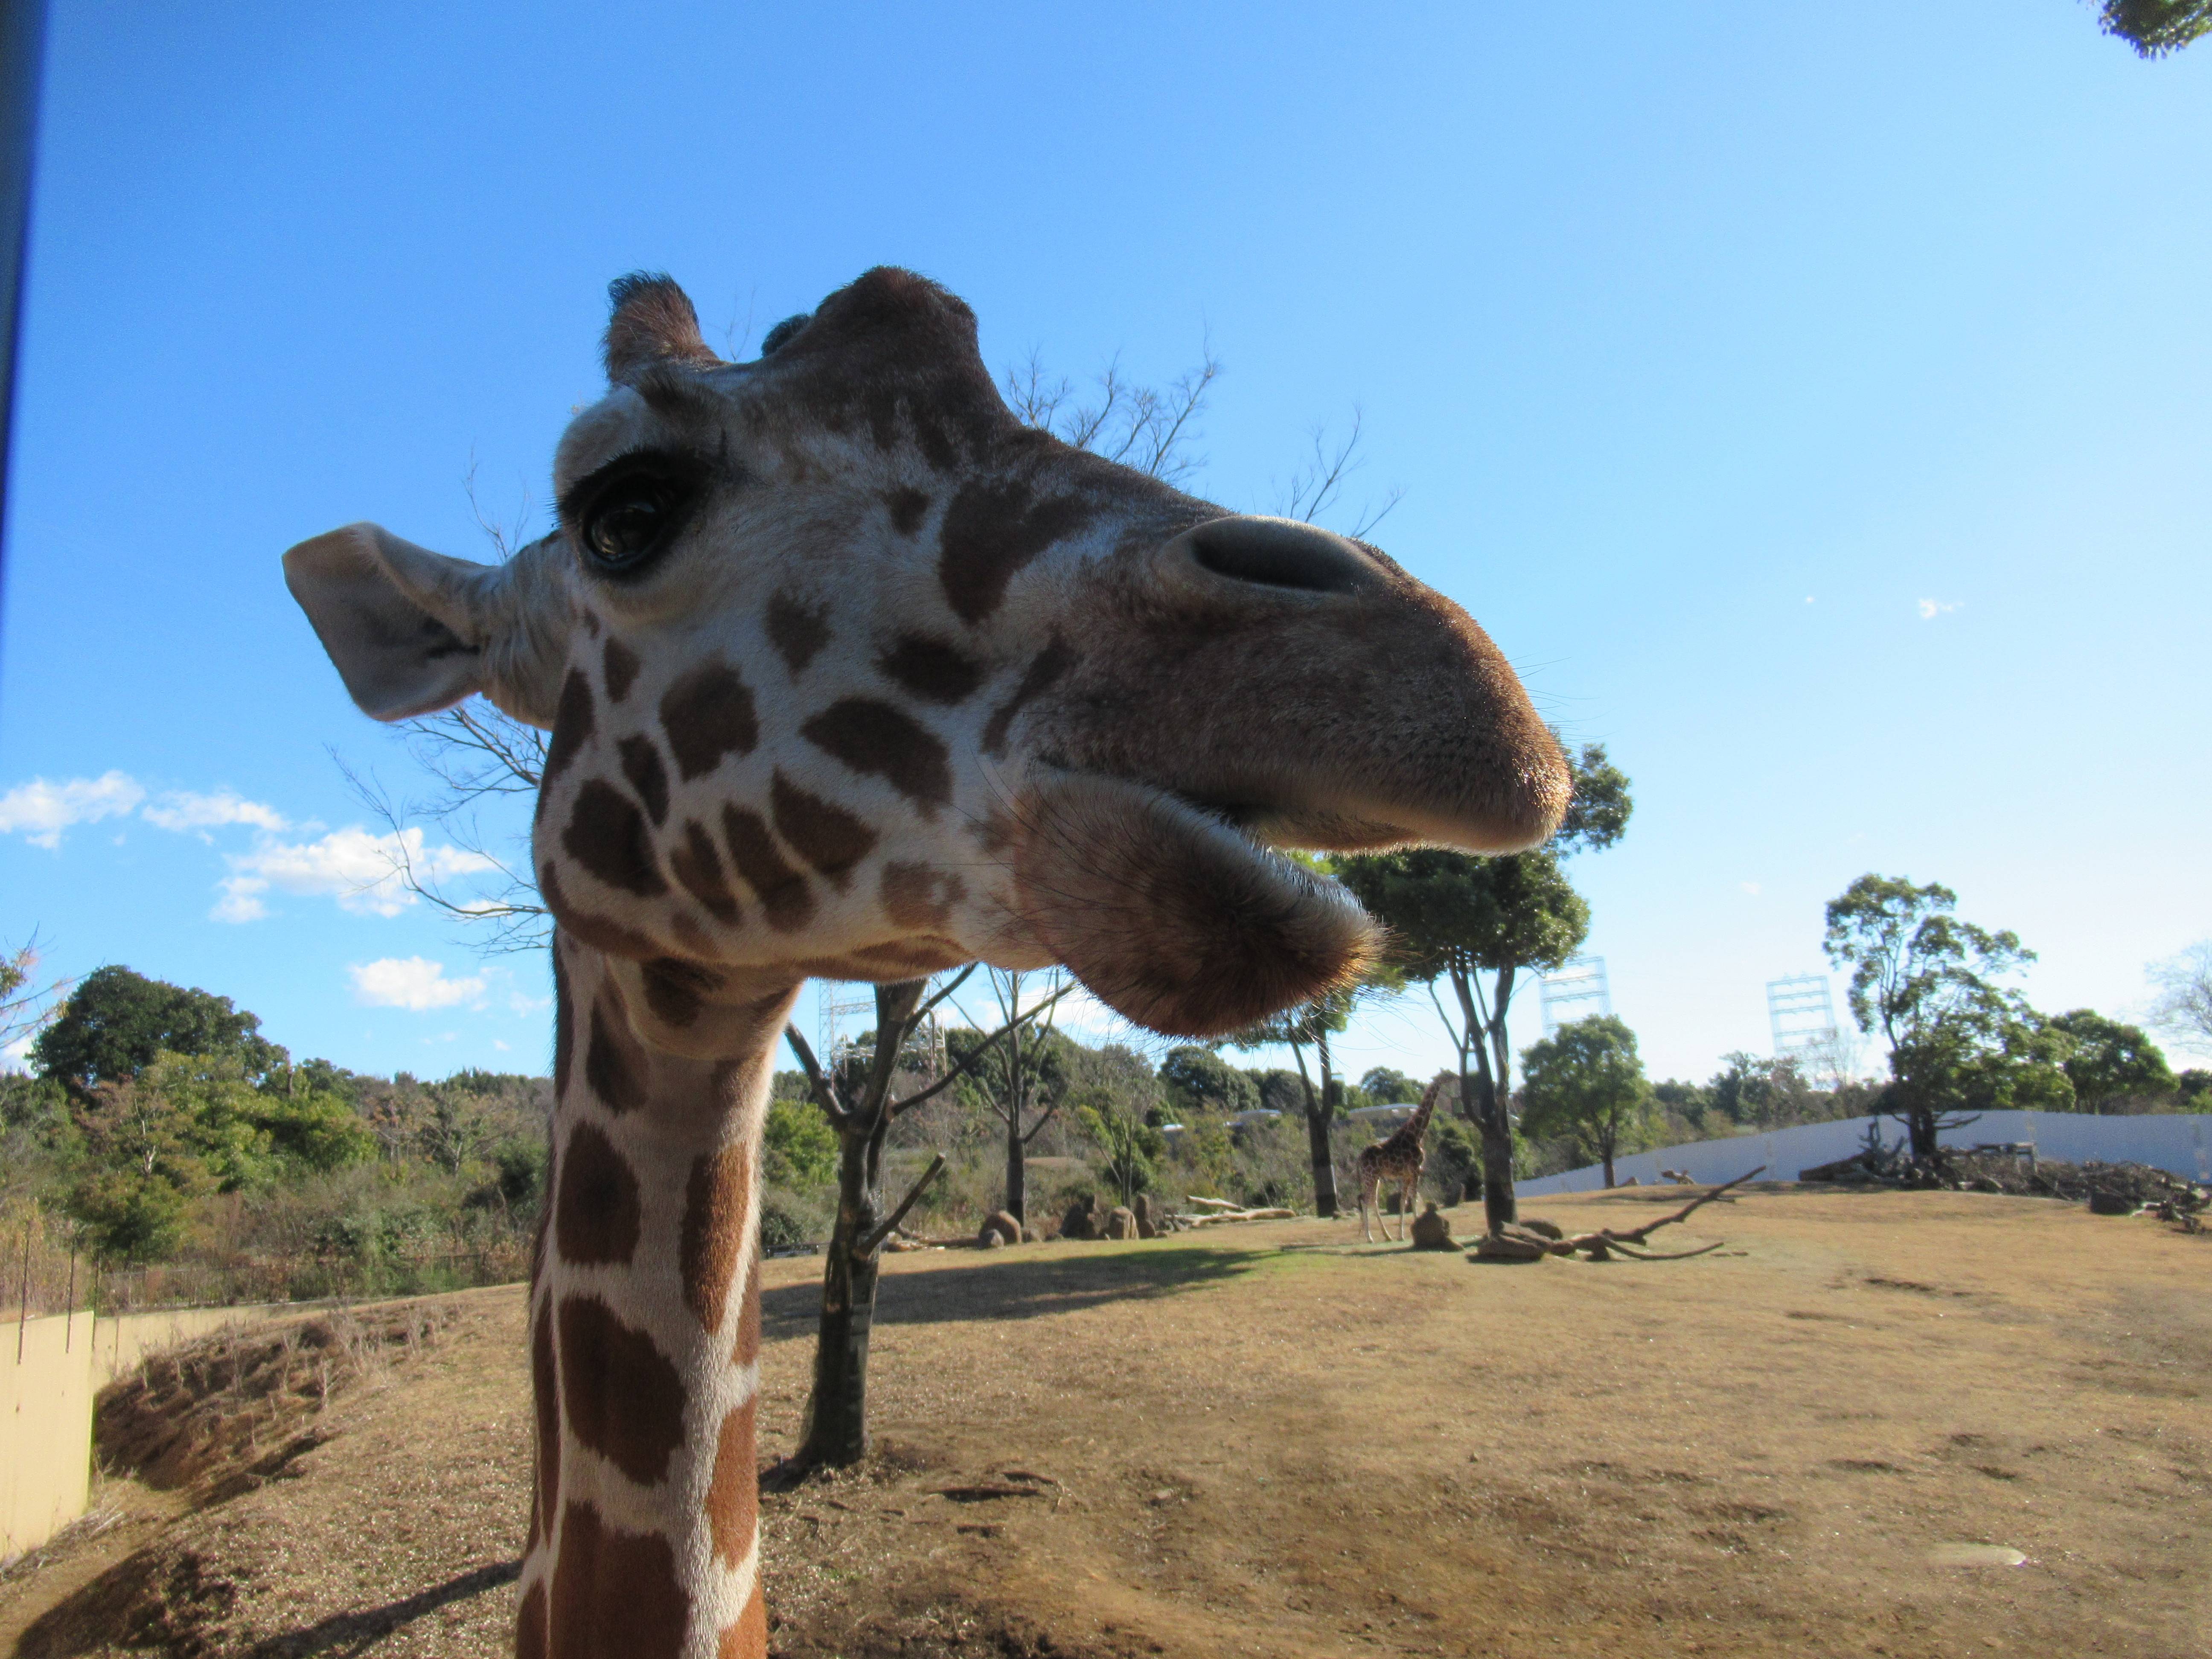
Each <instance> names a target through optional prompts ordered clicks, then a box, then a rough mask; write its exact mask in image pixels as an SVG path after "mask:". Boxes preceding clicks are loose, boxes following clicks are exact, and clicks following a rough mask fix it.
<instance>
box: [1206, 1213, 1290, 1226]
mask: <svg viewBox="0 0 2212 1659" xmlns="http://www.w3.org/2000/svg"><path fill="white" fill-rule="evenodd" d="M1297 1213H1298V1212H1297V1211H1296V1210H1214V1211H1210V1212H1207V1213H1206V1214H1205V1215H1194V1216H1186V1217H1182V1218H1181V1219H1182V1221H1183V1223H1184V1225H1188V1226H1192V1227H1211V1226H1212V1225H1214V1224H1215V1223H1217V1222H1222V1221H1291V1220H1294V1219H1296V1218H1297Z"/></svg>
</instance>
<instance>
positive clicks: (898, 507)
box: [884, 486, 929, 536]
mask: <svg viewBox="0 0 2212 1659" xmlns="http://www.w3.org/2000/svg"><path fill="white" fill-rule="evenodd" d="M884 506H885V507H889V508H890V510H891V528H892V529H894V530H896V531H897V532H898V533H899V534H900V535H902V536H911V535H913V534H914V532H915V531H917V530H919V529H921V521H922V520H924V519H925V518H927V516H928V515H929V497H928V496H927V495H925V494H924V493H923V492H922V491H921V490H919V489H914V488H912V487H911V486H902V487H901V488H899V489H886V490H885V491H884Z"/></svg>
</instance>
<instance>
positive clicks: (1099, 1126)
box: [1075, 1089, 1168, 1204]
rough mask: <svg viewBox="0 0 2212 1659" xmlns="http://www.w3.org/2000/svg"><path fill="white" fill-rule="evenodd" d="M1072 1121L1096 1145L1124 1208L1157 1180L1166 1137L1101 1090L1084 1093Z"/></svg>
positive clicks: (1106, 1172)
mask: <svg viewBox="0 0 2212 1659" xmlns="http://www.w3.org/2000/svg"><path fill="white" fill-rule="evenodd" d="M1075 1121H1077V1122H1078V1123H1079V1124H1080V1125H1082V1127H1083V1132H1084V1133H1085V1134H1087V1135H1089V1136H1090V1137H1091V1139H1092V1140H1093V1141H1095V1142H1096V1143H1097V1146H1098V1151H1099V1153H1100V1155H1101V1162H1102V1167H1103V1170H1104V1171H1105V1176H1106V1179H1107V1180H1108V1181H1109V1182H1112V1183H1113V1184H1114V1189H1115V1191H1116V1192H1117V1193H1119V1194H1121V1202H1122V1203H1124V1204H1127V1203H1128V1202H1130V1201H1131V1200H1133V1199H1134V1198H1135V1197H1136V1195H1137V1194H1139V1193H1141V1192H1144V1191H1146V1189H1147V1188H1150V1187H1151V1186H1152V1183H1153V1182H1155V1181H1156V1180H1158V1178H1159V1163H1160V1160H1161V1159H1162V1158H1165V1157H1166V1156H1167V1150H1168V1143H1167V1137H1166V1136H1164V1135H1163V1134H1162V1133H1160V1132H1159V1131H1158V1129H1156V1128H1154V1127H1152V1126H1151V1125H1150V1124H1148V1123H1146V1121H1145V1120H1144V1118H1143V1117H1142V1116H1141V1115H1139V1114H1138V1113H1136V1112H1134V1111H1132V1110H1130V1109H1128V1105H1127V1103H1126V1102H1125V1101H1122V1100H1120V1099H1117V1098H1116V1097H1115V1096H1114V1095H1113V1094H1112V1093H1111V1092H1109V1091H1106V1090H1103V1089H1088V1090H1085V1091H1084V1092H1083V1093H1082V1095H1081V1096H1080V1097H1078V1098H1077V1100H1076V1102H1075Z"/></svg>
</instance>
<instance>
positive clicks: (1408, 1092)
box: [1359, 1066, 1421, 1106]
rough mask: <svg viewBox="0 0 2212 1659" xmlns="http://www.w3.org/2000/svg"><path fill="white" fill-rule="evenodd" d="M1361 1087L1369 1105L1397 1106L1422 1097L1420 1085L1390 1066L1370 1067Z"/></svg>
mask: <svg viewBox="0 0 2212 1659" xmlns="http://www.w3.org/2000/svg"><path fill="white" fill-rule="evenodd" d="M1359 1087H1360V1090H1361V1091H1362V1092H1363V1093H1364V1094H1365V1095H1366V1097H1367V1098H1368V1101H1369V1103H1370V1104H1373V1105H1376V1106H1396V1105H1399V1104H1401V1103H1405V1102H1411V1101H1418V1100H1419V1099H1420V1097H1421V1085H1419V1084H1418V1083H1416V1082H1414V1081H1413V1079H1411V1078H1409V1077H1407V1075H1406V1074H1405V1073H1403V1072H1401V1071H1398V1070H1396V1069H1395V1067H1392V1066H1373V1067H1370V1069H1369V1070H1368V1071H1367V1073H1365V1074H1364V1076H1362V1077H1361V1078H1360V1079H1359Z"/></svg>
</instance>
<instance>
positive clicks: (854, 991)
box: [814, 979, 876, 1076]
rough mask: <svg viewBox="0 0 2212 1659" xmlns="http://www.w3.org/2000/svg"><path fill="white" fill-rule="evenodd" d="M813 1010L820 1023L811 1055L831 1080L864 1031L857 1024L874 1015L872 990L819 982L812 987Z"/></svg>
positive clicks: (856, 986) (830, 981)
mask: <svg viewBox="0 0 2212 1659" xmlns="http://www.w3.org/2000/svg"><path fill="white" fill-rule="evenodd" d="M814 1006H815V1011H816V1012H817V1016H818V1018H819V1020H820V1026H819V1029H818V1030H817V1034H816V1037H815V1043H814V1052H815V1053H816V1054H817V1055H819V1056H820V1057H821V1060H822V1067H823V1070H824V1071H826V1072H829V1073H831V1074H832V1075H833V1076H834V1075H835V1074H836V1070H837V1067H838V1066H839V1065H840V1064H842V1062H843V1061H844V1060H846V1059H847V1058H848V1056H849V1055H850V1054H852V1052H853V1049H854V1038H856V1037H858V1036H860V1032H861V1030H863V1029H865V1028H864V1027H863V1025H862V1024H860V1022H861V1021H865V1020H866V1019H868V1018H872V1016H873V1015H874V1013H875V1012H876V987H874V986H872V985H849V984H847V983H846V982H844V981H842V980H834V979H825V980H821V981H817V983H816V988H815V992H814ZM855 1016H858V1018H857V1019H856V1018H855Z"/></svg>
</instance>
